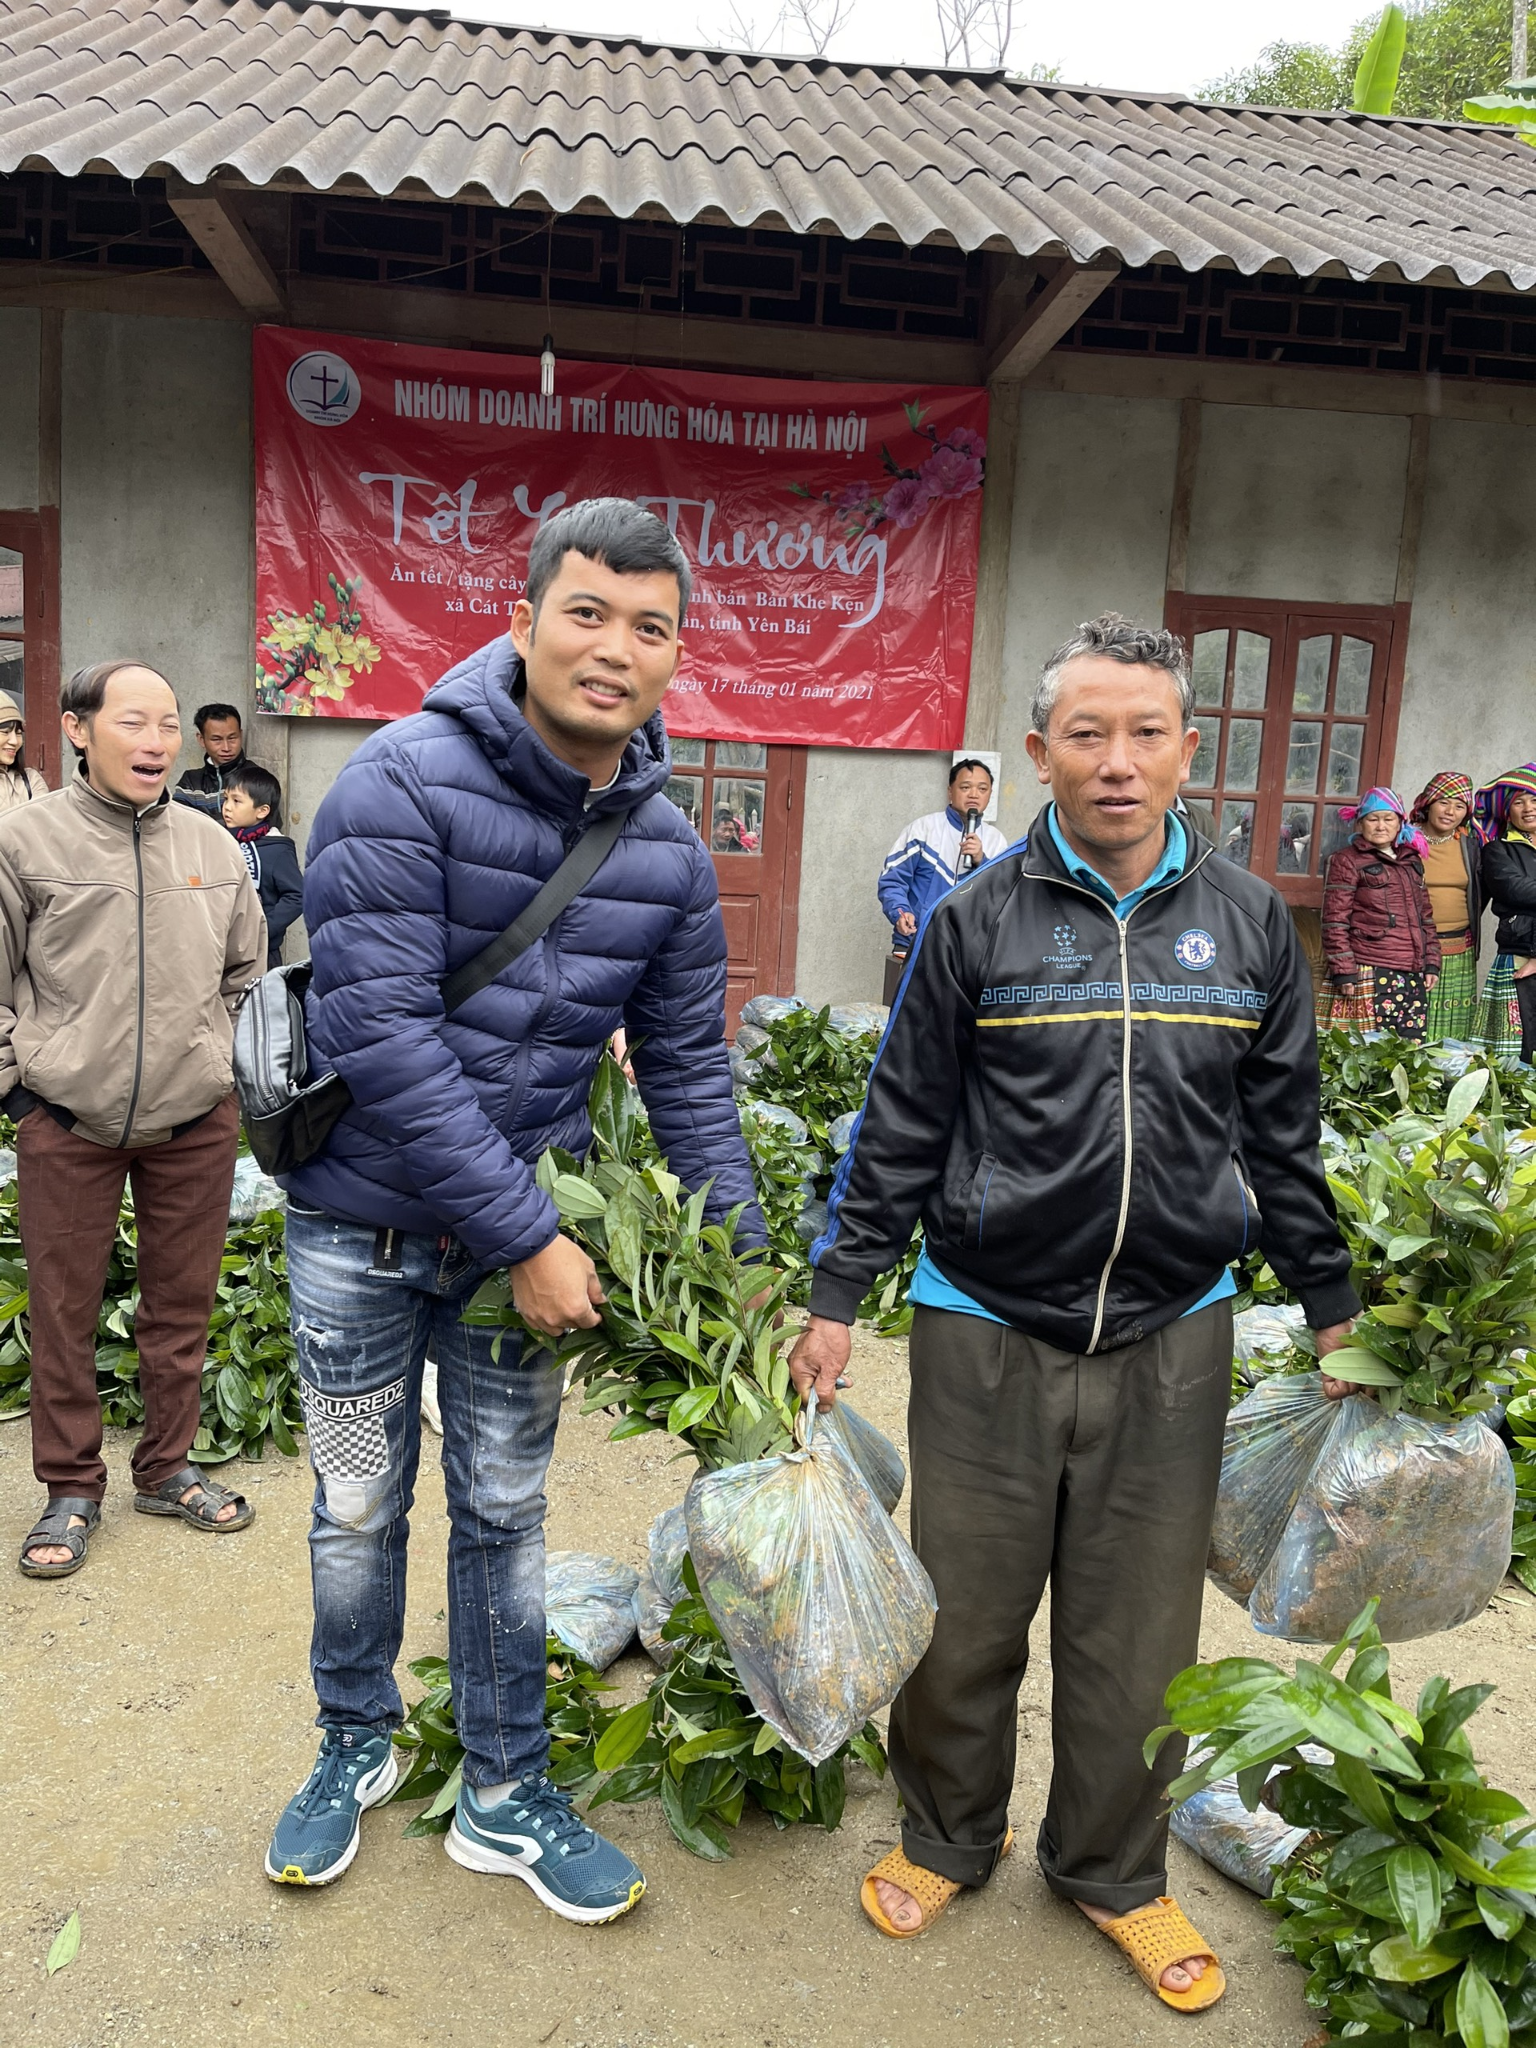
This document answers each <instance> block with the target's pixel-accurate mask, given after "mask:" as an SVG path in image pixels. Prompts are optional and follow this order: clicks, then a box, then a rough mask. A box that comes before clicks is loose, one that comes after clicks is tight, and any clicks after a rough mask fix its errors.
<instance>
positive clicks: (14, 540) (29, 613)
mask: <svg viewBox="0 0 1536 2048" xmlns="http://www.w3.org/2000/svg"><path fill="white" fill-rule="evenodd" d="M0 547H3V548H11V549H13V550H14V551H15V552H16V553H17V554H19V555H20V556H21V578H22V600H21V601H22V606H23V612H22V638H21V647H22V650H23V653H22V659H23V662H24V663H25V681H24V684H23V689H24V692H25V697H26V703H25V705H24V709H25V712H26V720H27V742H26V751H27V765H28V767H30V768H37V769H40V770H41V772H42V775H43V777H44V779H45V781H46V782H47V783H48V786H49V787H50V788H51V789H57V788H58V786H59V777H60V770H61V758H60V754H61V746H62V735H61V734H60V731H59V716H58V700H59V664H60V659H61V654H60V645H59V513H58V508H57V506H52V505H50V506H45V507H44V508H43V510H42V511H40V512H0ZM8 644H15V643H13V642H12V643H8Z"/></svg>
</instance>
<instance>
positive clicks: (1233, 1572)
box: [1205, 1372, 1365, 1641]
mask: <svg viewBox="0 0 1536 2048" xmlns="http://www.w3.org/2000/svg"><path fill="white" fill-rule="evenodd" d="M1351 1398H1353V1396H1352V1397H1351ZM1337 1407H1338V1404H1337V1403H1336V1402H1333V1401H1329V1400H1327V1399H1326V1398H1325V1397H1324V1395H1323V1391H1322V1380H1321V1377H1320V1376H1319V1375H1318V1374H1317V1373H1315V1372H1305V1373H1292V1374H1285V1375H1280V1376H1277V1377H1275V1378H1273V1379H1264V1380H1260V1382H1259V1384H1258V1385H1257V1386H1256V1387H1255V1388H1254V1390H1253V1392H1252V1393H1251V1394H1250V1395H1249V1396H1248V1398H1247V1399H1246V1400H1245V1401H1240V1402H1239V1403H1238V1405H1237V1406H1236V1407H1235V1408H1234V1409H1233V1410H1232V1411H1231V1413H1230V1414H1229V1415H1228V1416H1227V1422H1226V1433H1225V1436H1224V1439H1223V1443H1222V1452H1221V1485H1220V1486H1219V1488H1218V1489H1217V1493H1216V1516H1215V1520H1214V1521H1213V1522H1212V1524H1211V1548H1210V1554H1209V1555H1208V1557H1207V1558H1206V1566H1205V1568H1206V1571H1207V1573H1208V1574H1209V1576H1210V1577H1211V1578H1213V1579H1214V1580H1215V1581H1216V1584H1217V1585H1218V1586H1220V1588H1221V1590H1222V1591H1223V1592H1224V1593H1230V1594H1231V1596H1232V1598H1233V1599H1234V1600H1238V1601H1246V1600H1247V1598H1248V1596H1249V1594H1250V1593H1251V1592H1252V1591H1253V1589H1254V1587H1255V1586H1256V1585H1257V1584H1258V1582H1259V1579H1260V1578H1261V1576H1262V1575H1263V1572H1264V1568H1265V1566H1266V1565H1267V1564H1268V1563H1269V1561H1270V1559H1271V1557H1272V1556H1273V1555H1274V1553H1275V1549H1276V1546H1277V1545H1278V1544H1279V1542H1280V1539H1281V1537H1282V1536H1283V1535H1284V1533H1285V1527H1286V1524H1287V1523H1288V1522H1289V1521H1290V1519H1291V1516H1292V1514H1293V1513H1294V1512H1295V1508H1296V1503H1297V1502H1298V1501H1299V1500H1300V1499H1301V1495H1302V1489H1303V1488H1304V1487H1305V1485H1306V1483H1307V1480H1308V1478H1309V1476H1310V1475H1311V1472H1312V1468H1313V1466H1314V1465H1315V1464H1316V1463H1317V1460H1318V1456H1319V1454H1320V1453H1321V1451H1322V1449H1323V1446H1324V1445H1325V1444H1326V1443H1327V1441H1328V1438H1329V1434H1330V1432H1331V1431H1332V1429H1333V1425H1334V1423H1335V1421H1336V1420H1337V1412H1336V1411H1337ZM1360 1605H1361V1606H1362V1607H1363V1606H1364V1605H1365V1602H1364V1601H1361V1603H1360ZM1354 1612H1355V1613H1358V1612H1359V1609H1358V1608H1357V1609H1355V1610H1354ZM1349 1619H1353V1615H1351V1616H1350V1617H1349ZM1347 1625H1348V1622H1347V1621H1346V1626H1347ZM1339 1633H1340V1634H1342V1633H1343V1630H1342V1629H1341V1630H1340V1631H1339ZM1329 1640H1330V1641H1332V1640H1333V1638H1332V1637H1330V1638H1329Z"/></svg>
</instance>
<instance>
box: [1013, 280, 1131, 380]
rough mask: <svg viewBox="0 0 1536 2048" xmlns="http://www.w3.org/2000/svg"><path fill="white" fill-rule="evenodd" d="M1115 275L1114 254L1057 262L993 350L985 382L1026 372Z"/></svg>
mask: <svg viewBox="0 0 1536 2048" xmlns="http://www.w3.org/2000/svg"><path fill="white" fill-rule="evenodd" d="M1119 274H1120V259H1119V258H1118V257H1117V256H1096V257H1095V258H1094V260H1093V261H1092V262H1091V263H1063V264H1062V266H1061V268H1060V270H1058V271H1057V272H1056V275H1055V276H1054V277H1053V278H1052V279H1051V280H1050V282H1049V283H1048V284H1047V285H1046V287H1045V290H1044V291H1043V292H1041V293H1040V294H1039V295H1038V296H1037V297H1036V298H1034V299H1032V300H1031V301H1030V303H1029V305H1028V306H1027V307H1026V308H1025V310H1024V312H1023V313H1022V314H1021V315H1020V317H1019V318H1018V319H1017V320H1016V321H1015V322H1014V324H1013V326H1012V327H1011V328H1010V329H1009V330H1008V332H1007V333H1006V334H1005V335H1004V336H1003V338H1002V340H1001V341H1000V342H999V343H998V345H997V347H996V348H995V349H994V350H993V352H992V357H991V360H990V361H989V362H988V364H987V382H988V383H989V384H993V383H998V382H1002V383H1013V382H1016V381H1017V380H1018V379H1019V378H1021V377H1027V376H1028V375H1029V373H1030V371H1031V370H1032V369H1034V367H1035V365H1036V364H1037V363H1040V362H1043V361H1044V360H1045V358H1046V356H1048V355H1049V354H1050V352H1051V350H1052V349H1053V348H1054V347H1055V346H1056V344H1057V342H1058V341H1060V339H1061V337H1062V336H1063V335H1064V334H1065V333H1066V332H1067V330H1068V329H1069V328H1071V327H1075V326H1076V325H1077V323H1078V321H1079V320H1080V319H1081V318H1082V316H1083V315H1084V313H1086V312H1087V310H1088V308H1089V307H1090V306H1091V305H1092V304H1093V302H1094V300H1095V299H1096V298H1097V297H1098V296H1099V294H1100V292H1102V291H1103V289H1104V287H1105V286H1106V285H1107V284H1109V283H1110V282H1111V281H1112V280H1113V279H1114V278H1116V277H1118V276H1119Z"/></svg>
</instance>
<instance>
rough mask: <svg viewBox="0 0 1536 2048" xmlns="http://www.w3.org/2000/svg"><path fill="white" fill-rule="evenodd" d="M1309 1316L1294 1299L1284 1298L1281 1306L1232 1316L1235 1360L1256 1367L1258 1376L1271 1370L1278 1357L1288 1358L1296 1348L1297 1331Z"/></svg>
mask: <svg viewBox="0 0 1536 2048" xmlns="http://www.w3.org/2000/svg"><path fill="white" fill-rule="evenodd" d="M1306 1317H1307V1312H1306V1310H1305V1309H1304V1308H1303V1307H1302V1306H1301V1304H1300V1302H1294V1301H1287V1302H1282V1303H1281V1305H1280V1307H1279V1308H1245V1309H1243V1310H1241V1311H1240V1312H1239V1313H1238V1314H1237V1315H1235V1316H1234V1317H1233V1318H1232V1358H1233V1362H1234V1364H1236V1365H1239V1366H1246V1367H1249V1368H1253V1369H1255V1377H1257V1375H1258V1374H1262V1373H1265V1372H1268V1371H1270V1370H1271V1369H1272V1368H1273V1366H1274V1363H1275V1361H1276V1360H1277V1359H1281V1358H1288V1357H1289V1356H1290V1354H1291V1352H1292V1351H1293V1350H1294V1349H1295V1345H1296V1332H1297V1331H1298V1330H1300V1329H1301V1328H1302V1327H1303V1326H1304V1324H1305V1322H1306ZM1251 1384H1252V1382H1251V1381H1250V1385H1251Z"/></svg>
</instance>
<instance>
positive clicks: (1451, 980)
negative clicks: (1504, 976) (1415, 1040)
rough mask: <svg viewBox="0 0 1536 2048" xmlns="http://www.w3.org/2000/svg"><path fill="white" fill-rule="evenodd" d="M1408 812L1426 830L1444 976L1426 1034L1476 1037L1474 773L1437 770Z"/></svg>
mask: <svg viewBox="0 0 1536 2048" xmlns="http://www.w3.org/2000/svg"><path fill="white" fill-rule="evenodd" d="M1408 817H1409V821H1410V822H1411V823H1412V824H1415V825H1417V826H1418V827H1419V828H1420V830H1421V831H1422V833H1423V835H1424V884H1425V887H1426V888H1427V889H1428V890H1429V902H1430V908H1431V909H1432V910H1433V912H1434V916H1435V930H1436V931H1437V932H1438V933H1439V934H1440V978H1439V980H1438V981H1437V982H1436V983H1435V986H1434V991H1433V993H1432V994H1431V996H1430V998H1429V1021H1428V1024H1427V1025H1426V1027H1425V1031H1424V1036H1425V1037H1426V1038H1427V1039H1431V1040H1438V1039H1442V1038H1470V1037H1471V1035H1472V1025H1473V1020H1474V1018H1475V1016H1476V1013H1477V943H1478V934H1479V928H1480V927H1481V924H1482V918H1483V881H1482V853H1483V844H1482V841H1481V840H1480V839H1479V837H1478V835H1477V832H1476V830H1475V829H1474V827H1473V824H1472V778H1471V776H1470V775H1463V774H1462V773H1461V771H1460V770H1459V769H1456V768H1443V769H1442V770H1441V771H1440V773H1439V774H1438V775H1432V776H1431V777H1430V778H1429V781H1428V782H1427V783H1426V784H1425V785H1424V787H1423V789H1421V790H1420V792H1419V794H1418V796H1417V797H1416V798H1415V799H1414V804H1413V809H1412V810H1411V811H1410V812H1409V813H1408Z"/></svg>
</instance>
